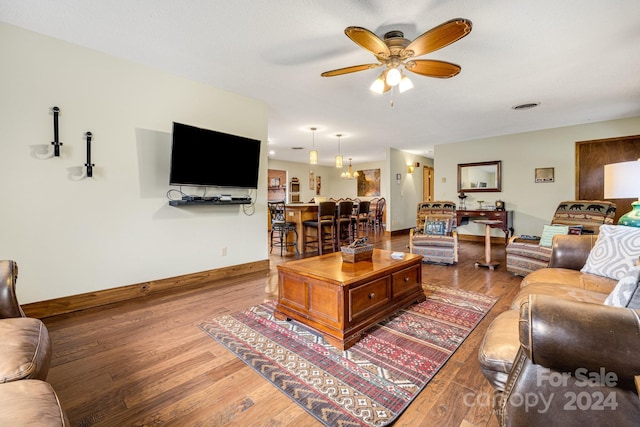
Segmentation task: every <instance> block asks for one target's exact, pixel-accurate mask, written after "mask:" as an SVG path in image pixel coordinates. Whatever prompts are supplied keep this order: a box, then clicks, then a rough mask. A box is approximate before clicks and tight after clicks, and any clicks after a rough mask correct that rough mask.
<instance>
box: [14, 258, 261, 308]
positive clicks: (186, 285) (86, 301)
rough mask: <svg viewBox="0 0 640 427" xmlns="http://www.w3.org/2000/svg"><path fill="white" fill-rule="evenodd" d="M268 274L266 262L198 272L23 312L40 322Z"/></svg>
mask: <svg viewBox="0 0 640 427" xmlns="http://www.w3.org/2000/svg"><path fill="white" fill-rule="evenodd" d="M268 272H269V260H268V259H265V260H262V261H255V262H250V263H246V264H239V265H233V266H230V267H223V268H217V269H215V270H207V271H201V272H198V273H192V274H185V275H182V276H176V277H170V278H166V279H160V280H151V281H148V282H143V283H138V284H135V285H127V286H121V287H118V288H111V289H104V290H102V291H96V292H87V293H84V294H78V295H71V296H68V297H61V298H55V299H50V300H46V301H39V302H34V303H29V304H24V305H23V306H22V310H23V311H24V312H25V314H26V315H27V316H29V317H35V318H38V319H42V318H45V317H50V316H56V315H59V314H65V313H71V312H73V311H80V310H86V309H88V308H94V307H100V306H103V305H107V304H112V303H116V302H122V301H127V300H130V299H134V298H141V297H145V296H149V295H155V294H160V293H163V292H170V291H175V290H187V289H194V288H199V287H209V288H212V289H213V288H219V287H223V286H228V284H229V280H230V279H234V278H239V277H241V276H245V275H247V274H251V275H258V274H265V275H266V273H268Z"/></svg>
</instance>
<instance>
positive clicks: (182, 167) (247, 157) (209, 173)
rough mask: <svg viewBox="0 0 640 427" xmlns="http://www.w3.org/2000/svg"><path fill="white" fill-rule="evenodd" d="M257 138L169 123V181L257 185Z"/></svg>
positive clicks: (258, 147)
mask: <svg viewBox="0 0 640 427" xmlns="http://www.w3.org/2000/svg"><path fill="white" fill-rule="evenodd" d="M259 166H260V141H258V140H255V139H250V138H245V137H242V136H237V135H230V134H227V133H222V132H218V131H214V130H209V129H202V128H198V127H195V126H190V125H185V124H182V123H176V122H174V123H173V142H172V147H171V171H170V174H169V184H170V185H190V186H212V187H235V188H258V170H259Z"/></svg>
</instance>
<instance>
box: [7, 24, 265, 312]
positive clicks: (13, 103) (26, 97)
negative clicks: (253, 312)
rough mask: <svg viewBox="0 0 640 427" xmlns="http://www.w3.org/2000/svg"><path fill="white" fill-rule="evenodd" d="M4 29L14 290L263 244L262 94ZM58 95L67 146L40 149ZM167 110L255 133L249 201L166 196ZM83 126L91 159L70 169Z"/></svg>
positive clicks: (22, 292)
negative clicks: (188, 203)
mask: <svg viewBox="0 0 640 427" xmlns="http://www.w3.org/2000/svg"><path fill="white" fill-rule="evenodd" d="M0 40H2V43H0V57H2V63H3V66H2V67H0V89H1V90H0V93H2V96H1V97H0V117H2V126H1V127H0V182H2V183H3V185H4V191H3V194H4V198H5V202H4V203H3V204H2V209H0V224H1V232H0V236H1V237H0V258H2V259H14V260H16V261H17V262H18V263H19V267H20V278H19V282H18V296H19V300H20V302H21V303H23V304H24V303H29V302H35V301H43V300H47V299H51V298H56V297H62V296H68V295H75V294H80V293H85V292H91V291H97V290H102V289H107V288H113V287H118V286H124V285H130V284H135V283H140V282H144V281H148V280H154V279H162V278H167V277H172V276H176V275H181V274H188V273H194V272H198V271H204V270H210V269H215V268H220V267H224V266H230V265H237V264H242V263H246V262H253V261H258V260H264V259H267V258H268V254H267V235H266V227H265V224H266V222H267V218H266V216H267V209H266V181H267V155H266V152H267V150H266V140H267V107H266V106H265V105H264V104H263V103H261V102H258V101H256V100H252V99H248V98H245V97H242V96H238V95H235V94H231V93H228V92H224V91H221V90H217V89H215V88H212V87H209V86H206V85H203V84H200V83H196V82H193V81H189V80H186V79H182V78H179V77H176V76H173V75H169V74H166V73H162V72H159V71H155V70H152V69H149V68H146V67H143V66H140V65H136V64H133V63H130V62H126V61H122V60H119V59H115V58H113V57H110V56H107V55H103V54H101V53H98V52H95V51H91V50H88V49H84V48H81V47H78V46H74V45H71V44H68V43H65V42H61V41H58V40H55V39H52V38H48V37H43V36H41V35H38V34H35V33H32V32H29V31H26V30H22V29H18V28H16V27H12V26H9V25H6V24H0ZM53 106H58V107H60V109H61V114H60V119H59V122H60V140H61V141H62V142H63V144H64V145H63V146H62V155H61V157H59V158H48V159H42V158H40V157H42V156H41V155H39V154H38V149H42V148H43V146H47V147H49V146H50V142H51V141H52V140H53V115H52V113H51V112H50V110H51V108H52V107H53ZM173 121H179V122H183V123H188V124H192V125H195V126H200V127H204V128H209V129H215V130H219V131H222V132H227V133H232V134H237V135H241V136H245V137H249V138H254V139H259V140H261V141H263V144H262V155H261V164H260V180H259V190H258V191H257V192H256V191H254V192H253V196H254V198H256V196H257V201H256V205H255V210H254V211H252V210H248V211H247V214H245V213H244V212H243V210H242V208H241V207H239V206H223V207H215V206H199V207H189V208H175V207H170V206H169V205H168V202H167V198H166V192H167V190H169V188H170V187H169V185H168V175H169V170H168V165H169V163H168V162H169V160H168V159H169V153H170V141H171V129H172V122H173ZM86 131H91V132H92V133H93V135H94V139H93V144H92V157H93V158H92V160H93V162H94V163H95V164H96V167H95V169H94V177H93V178H91V179H77V178H76V177H74V176H73V172H76V171H78V170H81V169H82V166H83V165H84V163H85V161H86V154H85V147H86V140H85V138H84V134H85V132H86ZM217 161H221V159H211V166H212V167H216V162H217ZM223 161H231V162H235V163H237V165H238V173H242V159H223ZM238 194H246V191H241V192H239V193H238ZM248 242H250V243H248ZM223 247H226V248H227V256H222V254H221V252H222V248H223Z"/></svg>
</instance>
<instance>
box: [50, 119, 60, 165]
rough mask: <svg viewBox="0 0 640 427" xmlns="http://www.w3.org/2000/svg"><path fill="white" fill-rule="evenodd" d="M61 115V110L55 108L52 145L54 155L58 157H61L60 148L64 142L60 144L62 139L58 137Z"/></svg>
mask: <svg viewBox="0 0 640 427" xmlns="http://www.w3.org/2000/svg"><path fill="white" fill-rule="evenodd" d="M59 114H60V108H58V107H53V141H52V142H51V144H52V145H53V155H54V156H56V157H60V146H61V145H62V142H60V138H59V136H58V115H59Z"/></svg>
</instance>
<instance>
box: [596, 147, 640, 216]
mask: <svg viewBox="0 0 640 427" xmlns="http://www.w3.org/2000/svg"><path fill="white" fill-rule="evenodd" d="M636 197H637V198H638V200H636V201H635V202H633V203H631V211H630V212H627V213H626V214H624V215H622V216H621V217H620V219H619V220H618V225H626V226H629V227H640V159H638V160H634V161H630V162H621V163H612V164H610V165H605V166H604V198H605V199H627V198H629V199H630V198H636Z"/></svg>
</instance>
